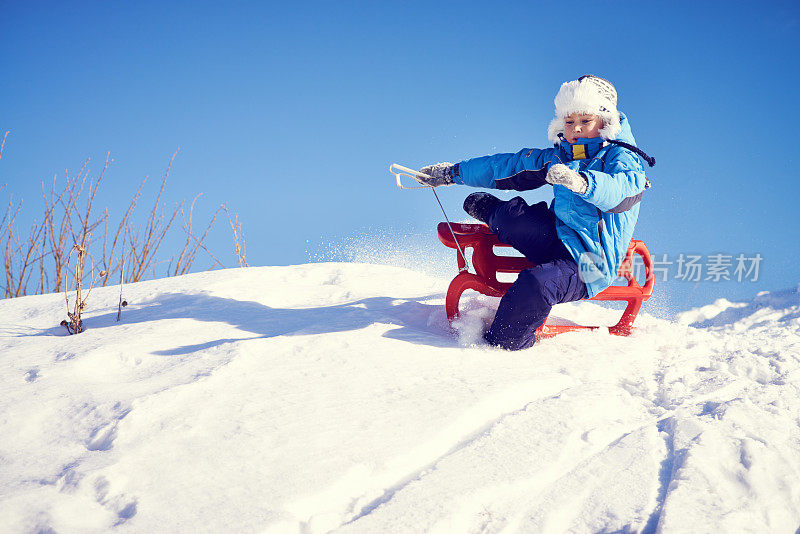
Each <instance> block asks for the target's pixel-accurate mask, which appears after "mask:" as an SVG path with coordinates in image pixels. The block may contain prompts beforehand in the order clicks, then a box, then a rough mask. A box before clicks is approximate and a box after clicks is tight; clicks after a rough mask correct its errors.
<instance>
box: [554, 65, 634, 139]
mask: <svg viewBox="0 0 800 534" xmlns="http://www.w3.org/2000/svg"><path fill="white" fill-rule="evenodd" d="M554 102H555V104H556V117H555V118H554V119H553V120H552V121H550V126H549V127H548V129H547V137H548V139H550V140H551V141H552V142H553V143H559V142H561V139H560V138H559V137H558V134H563V133H564V119H565V118H566V117H568V116H570V115H572V114H573V113H591V114H592V115H599V116H600V117H601V118H602V119H603V128H602V129H601V130H600V136H601V137H602V138H603V139H614V138H615V137H616V135H617V134H618V133H619V131H620V129H621V128H620V125H619V112H618V111H617V90H616V89H614V86H613V85H612V84H611V82H609V81H608V80H606V79H603V78H600V77H597V76H593V75H591V74H586V75H584V76H581V77H580V78H578V79H577V80H573V81H571V82H564V83H562V84H561V88H560V89H559V90H558V94H557V95H556V98H555V101H554Z"/></svg>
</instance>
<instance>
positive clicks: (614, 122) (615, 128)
mask: <svg viewBox="0 0 800 534" xmlns="http://www.w3.org/2000/svg"><path fill="white" fill-rule="evenodd" d="M600 117H601V118H602V119H603V127H602V128H600V131H599V133H600V137H602V138H603V139H616V138H617V134H618V133H619V132H620V131H622V125H621V124H620V119H619V112H618V111H609V112H604V113H601V114H600Z"/></svg>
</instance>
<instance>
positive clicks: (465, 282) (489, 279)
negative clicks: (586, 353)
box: [437, 222, 653, 339]
mask: <svg viewBox="0 0 800 534" xmlns="http://www.w3.org/2000/svg"><path fill="white" fill-rule="evenodd" d="M437 230H438V234H439V241H441V242H442V243H443V244H444V245H445V246H448V247H450V248H453V249H457V250H458V249H459V246H458V245H460V246H461V249H463V250H466V249H468V248H471V249H472V250H473V252H472V265H473V268H474V269H475V272H474V273H473V272H470V271H469V270H468V269H467V265H466V261H465V257H464V255H463V254H459V253H457V254H456V261H458V269H459V271H460V272H459V273H458V274H457V275H456V277H455V278H454V279H453V281H452V282H450V286H449V287H448V288H447V297H446V300H445V311H446V312H447V318H448V319H449V320H450V322H453V321H454V320H455V319H456V318H457V317H458V303H459V300H460V299H461V295H462V293H464V291H466V290H467V289H472V290H475V291H477V292H479V293H483V294H484V295H488V296H490V297H502V296H503V295H505V293H506V291H508V288H509V287H511V283H510V282H500V281H499V280H498V279H497V274H498V273H519V272H520V271H522V270H523V269H528V268H530V267H533V266H534V264H533V263H531V262H530V261H528V260H527V259H525V258H523V257H511V256H498V255H497V254H495V253H494V247H510V245H507V244H505V243H501V242H500V240H499V239H498V238H497V236H496V235H495V234H493V233H492V231H491V230H490V229H489V227H488V226H486V225H484V224H459V223H451V224H450V225H449V226H448V224H447V223H444V222H442V223H439V226H438V228H437ZM456 237H457V239H458V243H456V241H455V239H456ZM459 252H460V251H459ZM634 254H638V255H639V256H640V257H641V258H642V261H643V263H644V268H645V283H644V286H642V285H640V284H639V282H638V281H637V280H636V278H635V277H634V274H633V258H634ZM652 268H653V261H652V259H651V257H650V252H649V251H648V250H647V247H646V246H645V244H644V243H643V242H642V241H637V240H635V239H634V240H631V244H630V246H629V247H628V252H627V254H626V255H625V260H624V261H623V262H622V265H621V266H620V269H619V273H618V276H619V277H620V278H622V279H624V280H625V281H627V283H628V285H627V286H611V287H609V288H607V289H605V290H604V291H602V292H601V293H599V294H597V295H595V296H594V297H592V298H591V299H589V300H616V301H623V302H627V303H628V305H627V306H626V308H625V311H624V312H623V313H622V318H620V320H619V322H617V324H615V325H614V326H611V327H608V331H609V333H611V334H614V335H618V336H627V335H629V334H630V333H631V331H632V330H633V322H634V321H635V320H636V315H637V314H638V313H639V309H640V308H641V307H642V302H644V301H645V300H647V299H649V298H650V296H651V295H652V294H653V276H652ZM597 328H601V327H599V326H581V325H572V324H570V325H554V324H551V325H549V324H547V322H545V324H544V325H543V326H542V327H541V328H540V329H539V330H537V331H536V338H537V339H542V338H548V337H553V336H556V335H558V334H562V333H564V332H570V331H575V330H582V329H592V330H594V329H597Z"/></svg>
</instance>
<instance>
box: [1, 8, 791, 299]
mask: <svg viewBox="0 0 800 534" xmlns="http://www.w3.org/2000/svg"><path fill="white" fill-rule="evenodd" d="M798 6H800V4H798V3H797V2H758V3H756V2H726V3H719V2H604V3H602V2H547V3H544V2H447V3H439V2H280V3H279V2H231V3H220V2H197V1H191V2H188V1H187V2H147V1H140V2H109V1H106V2H26V1H5V0H0V67H2V75H0V130H1V131H6V130H10V131H11V133H10V135H9V139H8V141H7V143H6V147H5V152H4V154H3V159H2V161H0V183H6V184H8V190H10V191H11V192H13V193H14V194H15V195H17V196H21V197H24V198H25V202H26V204H25V207H26V210H27V211H26V212H25V213H26V214H27V215H29V216H30V217H33V216H34V215H35V213H34V212H35V211H36V209H35V207H37V206H38V205H39V204H38V202H39V195H40V184H41V181H42V180H43V179H51V178H52V176H53V175H54V174H59V176H63V172H64V170H65V169H69V170H71V171H73V172H74V171H77V169H78V168H79V167H80V166H81V164H82V162H83V161H84V160H85V159H86V158H87V157H91V158H92V159H93V163H92V166H93V168H94V169H95V171H98V170H99V168H100V166H101V164H102V159H103V158H104V156H105V153H106V151H111V153H112V156H113V158H114V160H115V161H114V164H113V166H112V169H111V172H110V174H109V175H108V176H107V178H106V180H107V181H106V183H105V185H104V189H103V193H102V199H101V202H102V205H103V206H108V207H109V209H110V210H111V212H112V218H113V217H114V215H115V214H116V215H117V216H118V215H119V214H120V210H121V209H122V205H123V204H124V203H125V202H127V200H128V199H129V198H130V196H131V194H132V193H133V191H134V190H135V188H136V186H137V185H138V183H139V181H140V180H141V179H142V178H143V177H144V176H145V175H150V176H151V177H153V178H158V177H159V176H160V175H161V174H162V172H163V170H164V168H165V166H166V164H167V162H168V160H169V157H170V156H171V154H172V153H173V151H175V149H177V148H178V147H180V153H179V155H178V157H177V160H176V163H175V165H174V166H173V170H172V175H171V179H170V182H169V185H168V192H167V197H166V200H167V201H169V202H175V201H179V200H182V199H188V198H191V197H192V196H193V195H194V194H195V193H199V192H202V193H203V198H202V200H201V201H200V204H199V205H198V208H197V210H196V213H197V214H198V215H203V216H207V215H208V214H210V213H211V212H212V211H213V209H214V208H215V207H216V205H218V204H219V203H221V202H227V203H228V205H229V206H230V207H231V208H232V209H233V210H234V211H238V213H239V215H240V218H241V220H242V223H243V225H244V230H245V235H246V238H247V246H248V260H249V261H250V263H251V264H253V265H286V264H295V263H304V262H307V261H309V260H308V258H309V253H311V254H312V255H313V254H314V251H315V250H319V249H320V248H326V247H327V248H334V249H336V248H337V247H338V248H342V247H345V245H346V244H347V243H352V242H354V241H355V242H359V240H360V241H363V242H368V241H369V236H372V235H381V236H383V237H382V239H384V240H385V241H384V245H385V244H386V241H388V242H389V244H390V248H391V246H392V245H391V244H392V243H396V244H397V246H398V247H400V248H402V249H403V250H404V251H406V252H408V253H409V254H412V253H413V251H415V250H417V249H419V250H427V249H430V250H436V249H437V247H438V244H437V243H436V241H435V237H434V229H435V225H436V223H437V222H438V221H439V220H441V214H440V212H439V208H438V206H437V205H436V204H435V202H434V200H433V197H432V195H430V194H429V193H428V192H427V191H400V190H398V189H396V188H395V187H394V185H393V182H392V177H391V176H390V175H389V174H388V172H387V170H386V169H387V166H388V165H389V163H392V162H400V163H404V164H406V165H409V166H412V167H420V166H422V165H424V164H427V163H432V162H437V161H444V160H448V161H458V160H460V159H464V158H468V157H472V156H480V155H484V154H488V153H495V152H511V151H516V150H518V149H520V148H522V147H546V146H548V142H547V137H546V127H547V124H548V122H549V121H550V119H551V117H552V113H553V97H554V95H555V93H556V91H557V89H558V87H559V85H560V83H561V82H563V81H566V80H571V79H575V78H576V77H578V76H579V75H581V74H585V73H593V74H597V75H600V76H603V77H605V78H608V79H609V80H611V81H612V82H613V83H614V84H615V85H616V87H617V90H618V92H619V108H620V109H621V110H622V111H624V112H626V113H627V115H628V116H629V118H630V121H631V124H632V127H633V130H634V133H635V135H636V138H637V141H638V143H639V145H640V146H642V147H643V148H644V149H645V150H646V151H647V152H649V153H651V154H652V155H654V156H655V157H656V158H657V160H658V164H657V166H656V167H655V168H654V169H653V170H652V171H650V176H651V181H652V183H653V188H652V189H651V190H650V191H649V192H648V193H647V196H646V198H645V200H644V203H643V206H642V210H641V215H640V222H639V225H638V227H637V236H638V237H640V238H641V239H644V240H645V241H646V242H647V244H648V245H649V247H650V249H651V251H653V252H654V253H656V254H658V255H660V254H668V258H669V259H675V258H676V257H677V255H678V254H680V253H684V254H702V255H708V254H715V253H723V254H730V255H734V256H735V255H737V254H740V253H744V254H747V255H750V256H752V255H754V254H755V253H760V254H761V255H762V256H763V257H764V260H763V263H762V264H761V272H760V277H759V280H758V282H755V283H744V282H743V283H736V282H731V283H711V282H703V283H700V284H694V283H691V282H686V281H680V280H671V281H670V282H669V283H667V284H661V285H660V286H659V289H658V291H659V293H660V296H661V298H663V303H665V304H668V305H670V306H672V307H675V306H677V307H679V308H680V307H684V306H685V305H698V304H704V303H707V302H710V301H711V300H713V299H714V298H716V297H718V296H723V295H724V296H730V297H734V298H746V297H749V296H752V295H754V294H755V293H756V292H757V291H760V290H775V289H782V288H786V287H791V286H794V285H796V284H797V283H798V282H800V269H798V267H797V265H798V260H800V239H798V238H800V232H798V229H799V228H800V214H799V213H800V212H799V211H798V209H797V206H796V202H797V195H798V192H797V189H796V186H795V184H796V181H797V170H796V169H797V164H798V162H799V161H798V155H800V154H799V152H798V151H799V150H800V148H799V147H798V145H797V143H796V137H797V136H796V130H795V129H796V127H797V124H798V121H797V119H796V117H795V110H794V108H795V107H796V106H797V95H798V89H797V88H798V87H799V86H800V67H799V66H800V61H799V60H798V57H800V46H798V45H800V7H798ZM153 185H155V184H153ZM153 191H154V190H153V189H149V190H148V193H147V194H148V195H151V196H152V193H153ZM469 192H470V190H469V189H467V188H465V187H450V188H446V189H444V190H441V195H440V196H441V197H442V200H443V202H444V203H445V207H446V208H447V210H448V212H449V213H450V214H451V216H452V217H453V218H455V219H462V218H464V215H463V212H461V210H460V205H461V202H462V200H463V198H464V197H465V196H466V195H467V194H468V193H469ZM6 193H7V191H4V192H3V193H1V194H2V195H4V197H3V199H4V200H3V201H4V202H5V201H7V195H6ZM506 196H508V195H506ZM525 196H526V198H528V199H529V200H530V201H534V200H540V199H549V198H551V193H550V192H549V191H545V190H544V189H543V190H541V191H537V192H533V193H528V194H526V195H525ZM147 200H148V198H145V199H143V201H142V202H143V204H142V206H145V205H147ZM201 220H202V219H198V223H199V222H201ZM403 236H409V237H407V238H405V239H404V238H403ZM210 245H211V248H212V250H215V251H218V253H219V254H220V255H221V256H224V257H225V258H226V261H227V263H228V265H231V266H233V265H235V260H234V259H233V257H232V255H230V248H231V247H230V238H229V236H228V234H227V232H226V231H225V227H224V226H223V225H220V227H219V231H218V232H217V233H215V234H214V235H213V236H212V238H211V242H210ZM426 247H427V248H426ZM447 257H448V259H452V258H450V257H449V255H448V256H447ZM198 266H200V265H199V264H198ZM704 275H705V273H704Z"/></svg>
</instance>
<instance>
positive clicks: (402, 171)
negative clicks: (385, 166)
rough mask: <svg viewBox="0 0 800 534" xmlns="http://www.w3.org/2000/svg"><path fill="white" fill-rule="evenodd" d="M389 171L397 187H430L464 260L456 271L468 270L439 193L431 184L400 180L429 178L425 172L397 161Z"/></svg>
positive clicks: (467, 263) (390, 166)
mask: <svg viewBox="0 0 800 534" xmlns="http://www.w3.org/2000/svg"><path fill="white" fill-rule="evenodd" d="M389 172H390V173H392V174H394V177H395V179H397V187H399V188H400V189H430V190H431V191H432V192H433V196H434V197H436V202H437V203H438V204H439V209H440V210H442V215H444V220H445V221H447V227H448V228H450V234H451V235H452V236H453V241H455V243H456V247H457V248H458V253H459V254H461V259H463V260H464V268H463V269H459V270H458V272H462V271H469V262H468V261H467V256H466V254H464V249H462V248H461V243H459V242H458V238H457V237H456V233H455V232H454V231H453V225H452V224H450V219H449V218H448V217H447V213H446V212H445V211H444V206H442V201H441V200H439V195H437V194H436V188H434V186H432V185H422V186H413V187H410V186H407V185H403V182H401V181H400V177H401V176H408V177H409V178H414V179H415V180H416V177H417V176H419V177H420V178H431V177H430V176H428V175H427V174H425V173H422V172H419V171H415V170H414V169H409V168H408V167H404V166H402V165H398V164H397V163H392V164H391V165H389Z"/></svg>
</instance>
